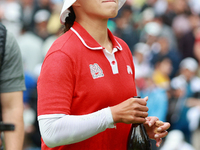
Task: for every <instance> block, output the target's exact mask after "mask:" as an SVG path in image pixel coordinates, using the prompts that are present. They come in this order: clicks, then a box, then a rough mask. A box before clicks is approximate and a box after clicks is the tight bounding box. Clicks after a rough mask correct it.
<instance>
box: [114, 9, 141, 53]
mask: <svg viewBox="0 0 200 150" xmlns="http://www.w3.org/2000/svg"><path fill="white" fill-rule="evenodd" d="M114 20H115V22H116V28H115V30H114V31H113V33H114V35H115V36H118V37H120V38H122V39H123V40H124V41H125V42H126V43H127V44H128V46H129V48H130V49H132V48H133V47H134V45H135V44H136V43H137V42H138V41H139V38H138V32H137V30H135V29H134V26H133V22H132V8H131V6H129V5H125V6H124V7H123V8H122V10H121V11H120V13H119V15H118V16H117V17H116V18H115V19H114ZM132 53H133V52H132Z"/></svg>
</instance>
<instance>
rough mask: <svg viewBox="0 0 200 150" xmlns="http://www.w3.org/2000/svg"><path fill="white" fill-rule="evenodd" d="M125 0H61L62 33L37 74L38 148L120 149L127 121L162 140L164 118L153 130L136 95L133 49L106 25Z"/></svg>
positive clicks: (122, 149)
mask: <svg viewBox="0 0 200 150" xmlns="http://www.w3.org/2000/svg"><path fill="white" fill-rule="evenodd" d="M124 3H125V0H65V2H64V5H63V8H62V11H61V16H60V20H61V23H62V24H64V25H65V26H66V33H64V34H63V35H62V36H60V37H59V38H58V39H57V40H56V41H55V42H54V43H53V45H52V46H51V48H50V50H49V51H48V53H47V55H46V57H45V59H44V62H43V66H42V70H41V74H40V76H39V79H38V121H39V127H40V132H41V135H42V150H68V149H69V150H80V149H81V150H94V149H95V150H111V149H113V150H125V149H126V144H127V138H128V133H129V131H130V127H131V123H135V124H138V123H143V124H144V125H145V128H146V130H147V133H148V135H149V137H150V138H152V139H155V140H156V141H157V146H159V145H160V143H161V138H162V137H165V136H166V135H167V131H166V130H167V129H168V128H169V126H170V124H169V123H164V125H162V126H161V127H160V131H159V133H157V134H155V133H154V129H155V122H156V121H157V120H158V118H157V117H147V116H148V113H147V111H148V108H147V106H146V104H147V100H148V97H146V98H141V99H139V98H132V97H134V96H136V95H137V93H136V86H135V77H134V76H135V72H134V65H133V60H132V54H131V52H130V50H129V48H128V46H127V44H126V43H125V42H124V41H122V40H121V39H119V38H117V37H115V36H113V34H112V33H111V32H110V31H109V30H108V29H107V22H108V19H109V18H113V17H115V16H116V15H117V13H118V10H119V9H120V8H121V6H122V5H123V4H124Z"/></svg>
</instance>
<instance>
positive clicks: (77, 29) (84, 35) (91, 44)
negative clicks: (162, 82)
mask: <svg viewBox="0 0 200 150" xmlns="http://www.w3.org/2000/svg"><path fill="white" fill-rule="evenodd" d="M70 29H71V30H72V31H73V32H74V33H75V34H76V35H77V36H78V38H79V39H80V40H81V42H82V43H83V45H85V46H86V47H87V48H89V49H91V50H101V49H104V48H103V47H102V46H101V45H100V44H99V43H98V42H97V41H96V40H95V39H94V38H93V37H92V36H91V35H90V34H89V33H88V32H87V31H86V30H85V29H84V28H83V27H82V26H81V25H80V24H79V23H77V22H76V21H75V22H74V25H73V26H72V27H71V28H70ZM108 36H109V37H110V40H111V41H112V44H113V48H117V49H118V50H122V47H121V45H120V44H119V42H118V41H117V40H116V38H115V37H114V36H113V34H112V32H111V31H110V30H109V29H108Z"/></svg>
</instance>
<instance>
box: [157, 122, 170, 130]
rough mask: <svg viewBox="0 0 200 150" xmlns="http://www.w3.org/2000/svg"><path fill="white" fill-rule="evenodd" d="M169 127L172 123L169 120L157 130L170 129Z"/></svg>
mask: <svg viewBox="0 0 200 150" xmlns="http://www.w3.org/2000/svg"><path fill="white" fill-rule="evenodd" d="M169 127H170V124H169V123H168V122H165V123H164V124H163V125H162V126H160V127H159V128H158V129H157V131H158V132H162V131H165V130H167V129H169Z"/></svg>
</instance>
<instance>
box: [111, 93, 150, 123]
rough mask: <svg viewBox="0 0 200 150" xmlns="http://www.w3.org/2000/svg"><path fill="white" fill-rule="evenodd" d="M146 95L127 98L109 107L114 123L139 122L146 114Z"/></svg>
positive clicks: (141, 121)
mask: <svg viewBox="0 0 200 150" xmlns="http://www.w3.org/2000/svg"><path fill="white" fill-rule="evenodd" d="M147 100H148V97H145V98H129V99H127V100H125V101H124V102H122V103H120V104H118V105H115V106H112V107H110V109H111V112H112V116H113V120H114V123H120V122H121V123H126V124H130V123H133V124H140V123H144V122H145V121H146V120H145V118H146V117H147V116H148V107H147V106H146V105H147Z"/></svg>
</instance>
